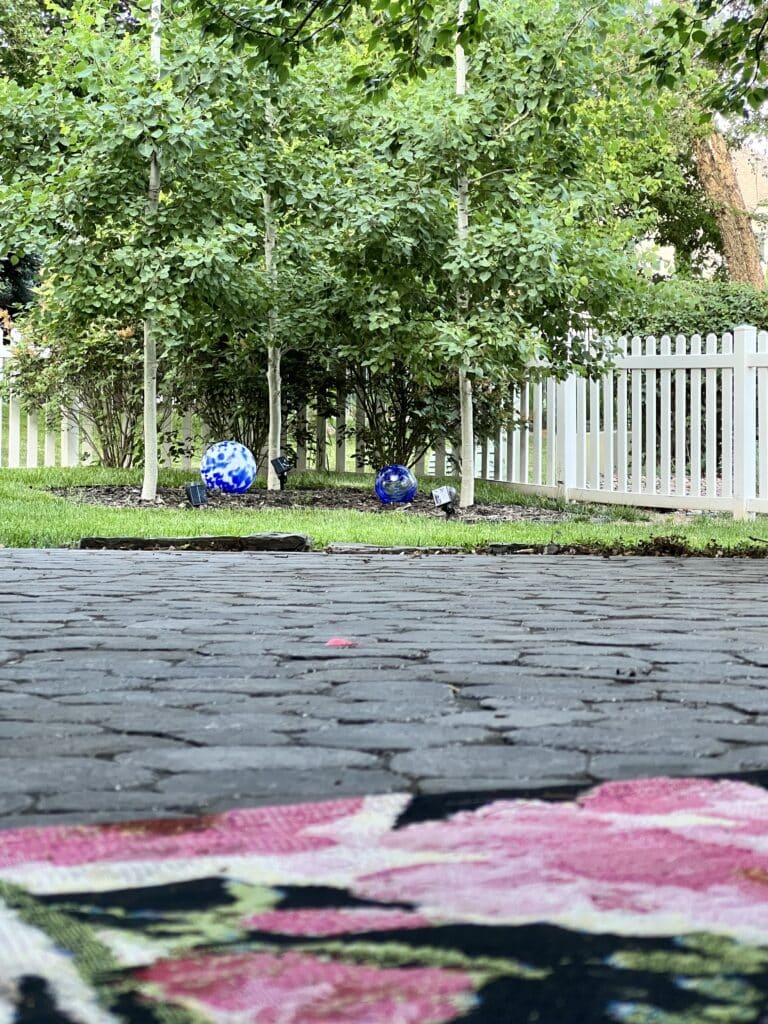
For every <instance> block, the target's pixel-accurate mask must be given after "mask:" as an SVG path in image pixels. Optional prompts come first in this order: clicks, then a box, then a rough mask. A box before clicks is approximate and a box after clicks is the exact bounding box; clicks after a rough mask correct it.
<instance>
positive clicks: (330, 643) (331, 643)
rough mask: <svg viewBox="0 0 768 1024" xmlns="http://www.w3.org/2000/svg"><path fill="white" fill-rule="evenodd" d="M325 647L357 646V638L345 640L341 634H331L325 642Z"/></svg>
mask: <svg viewBox="0 0 768 1024" xmlns="http://www.w3.org/2000/svg"><path fill="white" fill-rule="evenodd" d="M325 646H326V647H357V640H347V639H346V637H343V636H332V637H331V639H330V640H327V641H326V643H325Z"/></svg>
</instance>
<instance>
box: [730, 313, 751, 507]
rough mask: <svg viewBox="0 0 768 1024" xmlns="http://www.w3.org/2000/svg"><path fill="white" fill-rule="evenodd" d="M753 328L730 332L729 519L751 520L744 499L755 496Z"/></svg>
mask: <svg viewBox="0 0 768 1024" xmlns="http://www.w3.org/2000/svg"><path fill="white" fill-rule="evenodd" d="M756 351H757V328H755V327H749V326H747V325H746V324H740V325H739V326H738V327H736V328H735V329H734V332H733V518H734V519H751V518H752V517H753V516H754V512H749V511H748V509H747V502H748V501H749V500H750V499H751V498H754V497H755V473H756V470H757V443H756V423H755V401H756V397H757V395H756V384H757V381H756V377H757V372H756V368H755V366H754V363H753V361H752V360H750V358H749V357H750V356H751V355H754V353H755V352H756Z"/></svg>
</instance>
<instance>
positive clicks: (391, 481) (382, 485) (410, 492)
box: [373, 466, 419, 505]
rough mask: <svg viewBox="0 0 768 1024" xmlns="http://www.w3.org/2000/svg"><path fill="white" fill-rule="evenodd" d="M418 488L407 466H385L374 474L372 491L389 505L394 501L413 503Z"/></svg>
mask: <svg viewBox="0 0 768 1024" xmlns="http://www.w3.org/2000/svg"><path fill="white" fill-rule="evenodd" d="M418 486H419V485H418V483H417V482H416V477H415V476H414V475H413V473H412V472H411V471H410V469H408V467H407V466H385V467H384V468H383V469H380V470H379V472H378V473H377V474H376V480H375V482H374V485H373V489H374V490H375V491H376V497H377V498H378V499H379V500H380V501H383V502H384V504H385V505H389V504H391V503H392V502H396V501H401V502H405V501H413V499H414V496H415V494H416V488H417V487H418Z"/></svg>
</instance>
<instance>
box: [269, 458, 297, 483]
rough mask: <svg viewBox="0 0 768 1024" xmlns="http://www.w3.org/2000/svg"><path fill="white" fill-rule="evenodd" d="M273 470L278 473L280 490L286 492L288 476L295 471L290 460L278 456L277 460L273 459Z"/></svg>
mask: <svg viewBox="0 0 768 1024" xmlns="http://www.w3.org/2000/svg"><path fill="white" fill-rule="evenodd" d="M272 469H274V471H275V473H277V479H278V480H279V481H280V490H281V491H284V490H285V481H286V480H287V479H288V474H289V473H290V471H291V470H292V469H293V466H292V465H291V464H290V462H289V461H288V459H286V457H285V456H284V455H278V457H277V458H276V459H272Z"/></svg>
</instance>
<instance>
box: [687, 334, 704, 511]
mask: <svg viewBox="0 0 768 1024" xmlns="http://www.w3.org/2000/svg"><path fill="white" fill-rule="evenodd" d="M691 355H692V356H698V355H701V335H700V334H692V335H691ZM690 381H691V419H690V439H691V462H690V466H689V469H688V472H689V476H690V478H691V494H694V495H696V496H699V495H700V494H701V370H700V369H699V366H698V365H696V364H695V363H693V364H692V365H691V375H690Z"/></svg>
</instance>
